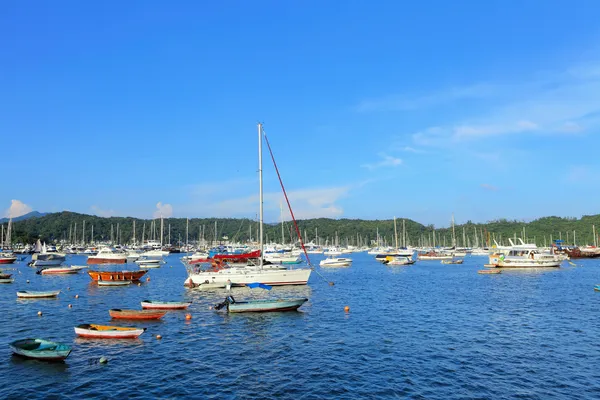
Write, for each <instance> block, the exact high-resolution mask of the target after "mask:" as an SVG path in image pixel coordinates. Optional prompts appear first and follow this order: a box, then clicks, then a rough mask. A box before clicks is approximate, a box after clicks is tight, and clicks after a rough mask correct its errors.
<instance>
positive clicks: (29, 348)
mask: <svg viewBox="0 0 600 400" xmlns="http://www.w3.org/2000/svg"><path fill="white" fill-rule="evenodd" d="M9 346H10V348H11V349H12V351H13V353H15V354H18V355H20V356H23V357H27V358H34V359H36V360H46V361H62V360H64V359H65V358H67V357H68V356H69V354H71V346H68V345H66V344H64V343H58V342H51V341H49V340H44V339H22V340H16V341H14V342H12V343H11V344H10V345H9Z"/></svg>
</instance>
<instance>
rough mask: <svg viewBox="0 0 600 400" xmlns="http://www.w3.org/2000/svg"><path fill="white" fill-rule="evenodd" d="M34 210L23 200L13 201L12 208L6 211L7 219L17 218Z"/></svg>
mask: <svg viewBox="0 0 600 400" xmlns="http://www.w3.org/2000/svg"><path fill="white" fill-rule="evenodd" d="M32 211H33V209H32V208H31V207H30V206H28V205H27V204H25V203H23V202H22V201H21V200H11V202H10V207H9V208H8V209H6V210H5V211H4V216H5V217H6V218H11V217H12V218H16V217H20V216H21V215H25V214H27V213H30V212H32Z"/></svg>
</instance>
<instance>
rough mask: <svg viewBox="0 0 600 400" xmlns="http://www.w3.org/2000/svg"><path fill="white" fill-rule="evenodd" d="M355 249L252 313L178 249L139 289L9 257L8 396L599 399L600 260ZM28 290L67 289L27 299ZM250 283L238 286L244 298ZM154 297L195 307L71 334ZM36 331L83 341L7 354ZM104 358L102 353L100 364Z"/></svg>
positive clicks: (3, 290) (77, 260) (4, 317)
mask: <svg viewBox="0 0 600 400" xmlns="http://www.w3.org/2000/svg"><path fill="white" fill-rule="evenodd" d="M321 258H322V257H318V256H316V257H315V261H317V262H316V264H317V265H318V260H320V259H321ZM352 258H353V259H354V264H353V265H352V267H350V268H340V269H328V270H322V269H319V271H320V273H321V274H322V275H323V276H324V278H325V279H322V278H321V277H319V276H318V275H317V274H315V273H313V274H312V275H311V278H310V282H309V285H308V286H300V287H288V288H274V289H273V290H272V291H271V293H270V294H271V295H281V296H300V297H304V296H305V297H308V298H309V299H310V300H309V302H308V303H306V304H305V305H303V306H302V307H301V308H300V311H299V312H288V313H274V314H257V315H246V314H239V315H227V314H225V313H223V312H222V311H221V312H216V311H214V310H212V309H210V306H212V305H214V304H216V303H217V302H220V301H222V300H223V298H224V292H223V290H222V289H221V290H219V291H214V292H202V291H198V290H190V289H186V288H184V287H183V282H184V280H185V278H186V273H185V269H184V267H183V265H182V264H181V263H180V262H179V260H178V255H171V256H169V257H168V259H167V260H168V262H167V264H165V265H163V266H162V267H161V268H160V269H154V270H150V272H149V273H148V276H150V278H151V280H150V281H148V282H146V281H144V282H143V283H142V285H141V286H137V285H133V286H130V287H112V288H111V287H97V286H96V285H94V284H92V283H90V281H91V280H90V278H89V276H88V275H87V273H85V272H83V273H80V274H78V275H71V276H41V275H36V274H35V273H34V271H35V270H34V269H33V268H30V267H27V266H26V265H25V264H24V263H22V264H18V265H15V266H14V267H16V268H17V270H15V271H7V272H12V273H14V276H15V277H16V281H15V283H13V284H10V285H0V299H1V301H2V305H3V307H2V309H3V313H2V314H0V315H1V316H0V333H1V335H2V337H3V341H4V342H5V344H4V345H0V361H1V362H0V374H1V375H2V376H3V384H2V385H0V398H15V399H17V398H18V399H23V398H52V397H60V398H67V399H68V398H72V399H80V398H96V399H103V398H112V397H117V396H119V397H125V398H143V399H147V398H200V399H202V398H217V399H227V398H232V399H255V398H286V399H319V398H335V399H348V398H405V397H407V398H415V399H453V398H457V399H458V398H473V399H479V398H480V399H489V398H494V399H496V398H520V399H552V398H556V399H574V398H600V370H599V367H600V340H599V338H600V319H599V318H598V309H599V307H598V304H600V293H596V292H594V290H593V286H594V284H595V283H600V276H599V275H600V260H598V261H595V260H581V261H580V260H577V261H576V263H577V264H578V266H572V265H570V264H568V263H566V262H565V263H564V264H563V267H562V268H560V269H556V270H546V271H509V272H504V273H503V274H501V275H478V274H477V272H476V271H477V270H478V269H481V266H482V265H483V263H484V262H485V261H486V260H485V258H481V257H467V258H466V259H465V264H463V265H442V264H440V263H439V262H435V261H429V262H418V263H417V264H415V265H412V266H408V267H386V266H384V265H382V264H379V263H378V262H376V261H375V260H374V258H373V256H369V255H367V254H355V255H353V256H352ZM68 262H69V263H71V264H77V265H80V264H84V263H85V257H82V256H73V257H72V258H71V259H70V260H69V259H68ZM132 268H135V267H132ZM317 268H318V267H317ZM27 279H29V280H30V283H29V284H28V283H26V280H27ZM326 281H334V282H335V286H329V285H328V284H327V282H326ZM27 289H29V290H43V289H62V290H63V292H62V293H61V294H60V296H59V298H58V299H56V300H17V299H16V293H15V292H16V291H17V290H27ZM254 293H255V292H250V290H249V289H246V288H236V289H234V291H233V295H234V296H235V297H236V298H237V299H242V298H245V297H248V296H253V295H255V296H259V295H260V290H259V291H258V292H256V293H258V294H254ZM75 295H79V298H77V299H76V298H75ZM144 299H156V300H190V301H193V304H192V306H191V308H190V310H189V311H190V312H191V314H192V315H193V318H192V319H191V320H186V319H185V313H186V312H185V311H180V312H171V313H169V314H167V315H166V316H165V317H164V318H163V320H162V321H160V322H146V323H143V322H142V323H136V322H133V323H121V325H125V326H127V325H130V326H131V325H133V326H143V327H147V328H148V329H147V331H146V332H145V333H144V334H143V335H142V336H141V337H140V339H138V340H121V341H106V340H91V339H80V338H76V337H75V334H74V331H73V327H74V326H76V325H78V324H80V323H99V324H104V323H110V321H111V320H110V317H109V315H108V309H110V308H138V309H139V308H140V304H139V302H140V301H141V300H144ZM69 304H72V308H69V307H68V305H69ZM345 306H349V307H350V311H349V313H345V312H344V307H345ZM38 311H42V312H43V315H42V316H41V317H39V316H38V315H37V312H38ZM159 334H160V335H162V339H161V340H158V339H156V337H155V336H156V335H159ZM26 337H42V338H46V339H50V340H56V341H60V342H64V343H67V344H71V345H72V346H73V352H72V353H71V355H70V356H69V358H68V359H67V360H66V362H65V363H62V364H48V363H44V362H40V361H35V360H24V359H21V358H17V357H15V356H12V355H11V352H10V349H9V347H8V343H9V342H11V341H12V340H16V339H20V338H26ZM102 356H104V357H107V358H108V359H109V362H108V364H99V363H98V359H99V358H100V357H102Z"/></svg>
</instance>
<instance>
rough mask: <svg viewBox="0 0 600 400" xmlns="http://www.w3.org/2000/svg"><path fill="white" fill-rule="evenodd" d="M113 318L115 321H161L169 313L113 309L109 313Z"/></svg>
mask: <svg viewBox="0 0 600 400" xmlns="http://www.w3.org/2000/svg"><path fill="white" fill-rule="evenodd" d="M108 313H109V314H110V316H111V318H115V319H160V318H162V317H163V316H164V315H165V314H166V313H167V312H166V311H153V310H122V309H120V308H113V309H110V310H109V311H108Z"/></svg>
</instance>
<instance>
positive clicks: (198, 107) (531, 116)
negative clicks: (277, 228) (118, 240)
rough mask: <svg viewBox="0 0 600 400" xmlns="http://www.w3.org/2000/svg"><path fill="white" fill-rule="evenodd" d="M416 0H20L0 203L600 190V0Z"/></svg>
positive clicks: (45, 206)
mask: <svg viewBox="0 0 600 400" xmlns="http://www.w3.org/2000/svg"><path fill="white" fill-rule="evenodd" d="M411 3H412V4H408V3H407V2H392V1H385V2H364V1H347V2H334V1H331V2H323V1H303V2H281V1H253V2H243V1H237V2H235V1H233V2H227V3H226V4H225V3H222V2H195V1H188V2H185V1H181V2H176V3H168V2H164V1H129V2H117V1H105V2H95V3H92V2H80V1H61V2H38V3H35V7H33V6H32V4H31V3H27V2H19V1H10V2H5V3H4V5H3V12H2V13H0V35H1V37H2V38H3V46H2V47H3V50H2V52H0V87H2V90H1V91H0V132H1V138H2V148H3V150H4V151H3V157H2V159H3V162H2V165H3V166H4V171H5V174H3V185H2V189H1V190H0V210H4V211H3V212H4V213H5V214H6V213H9V210H12V211H10V212H12V213H13V214H19V213H23V212H25V211H27V210H31V209H34V210H38V211H46V212H52V211H61V210H71V211H76V212H82V213H93V214H97V215H101V216H107V215H119V216H136V217H146V218H149V217H152V216H153V215H157V214H160V213H162V214H163V215H165V216H175V217H211V216H219V217H251V218H255V216H256V214H257V209H258V206H257V174H256V170H257V134H256V123H257V122H258V121H262V122H264V124H265V131H266V133H267V135H268V136H269V139H270V141H271V144H272V146H273V149H274V152H275V157H276V159H277V161H278V164H279V168H280V171H281V173H282V177H283V179H284V183H285V184H286V187H287V189H288V191H289V192H290V195H291V200H292V206H293V207H294V211H295V213H296V214H297V216H298V217H300V218H302V217H305V218H306V217H331V218H342V217H345V218H367V219H389V218H392V217H393V216H397V217H406V218H411V219H414V220H416V221H419V222H422V223H425V224H430V223H431V224H436V225H437V226H447V225H448V224H449V221H450V216H451V214H452V213H454V214H455V216H456V220H457V221H458V222H459V223H460V222H464V221H466V220H469V219H470V220H473V221H477V222H484V221H487V220H491V219H495V218H510V219H513V218H516V219H525V220H529V219H533V218H536V217H539V216H545V215H560V216H580V215H582V214H594V213H598V212H600V210H599V209H598V207H597V205H596V202H597V199H598V197H599V194H600V193H599V192H600V186H598V185H596V184H595V183H596V180H597V177H598V173H599V172H600V162H599V161H598V156H597V155H598V151H597V149H598V148H599V147H600V138H599V136H598V132H599V128H600V42H599V38H600V35H599V33H600V32H599V30H600V28H598V26H599V25H598V23H597V21H598V18H599V16H600V4H599V3H597V2H594V1H570V2H566V1H561V2H557V1H556V2H554V1H485V2H481V1H460V2H452V3H449V2H442V1H421V2H411ZM267 161H268V158H266V159H265V167H264V169H265V212H266V219H267V220H271V221H276V220H278V219H279V214H280V211H279V208H280V202H281V199H282V196H281V194H280V193H281V191H280V189H279V187H278V182H277V179H276V176H275V173H274V170H273V167H272V165H271V164H270V163H268V162H267ZM6 171H8V173H6ZM285 218H288V217H287V213H286V215H285Z"/></svg>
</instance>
